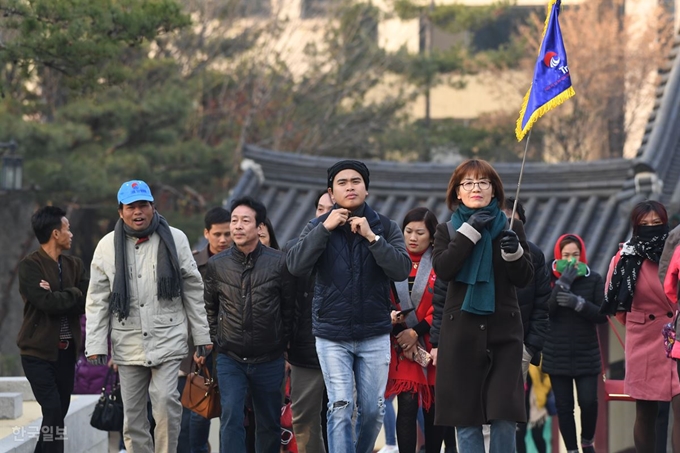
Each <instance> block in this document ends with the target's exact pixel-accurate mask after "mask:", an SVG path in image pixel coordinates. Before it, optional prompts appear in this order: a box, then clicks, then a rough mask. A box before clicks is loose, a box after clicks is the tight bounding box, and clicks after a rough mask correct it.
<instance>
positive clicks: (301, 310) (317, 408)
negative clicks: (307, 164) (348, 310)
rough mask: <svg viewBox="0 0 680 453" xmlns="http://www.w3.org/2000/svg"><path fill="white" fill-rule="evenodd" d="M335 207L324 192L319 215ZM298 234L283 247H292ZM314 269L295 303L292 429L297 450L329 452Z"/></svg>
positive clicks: (291, 360)
mask: <svg viewBox="0 0 680 453" xmlns="http://www.w3.org/2000/svg"><path fill="white" fill-rule="evenodd" d="M331 209H333V200H331V197H330V195H328V192H323V193H322V194H321V196H320V197H319V199H318V201H317V203H316V217H320V216H322V215H324V214H326V213H327V212H328V211H330V210H331ZM297 242H298V238H294V239H291V240H290V241H288V243H287V244H286V246H285V247H284V251H286V250H290V249H291V248H293V246H295V244H297ZM314 277H315V276H314V273H312V274H310V275H308V276H306V277H300V278H298V279H297V300H296V304H295V331H294V332H293V336H292V338H291V339H290V346H289V347H288V363H289V364H290V400H291V409H292V411H293V432H294V433H295V440H296V441H297V446H298V453H307V452H310V453H326V444H325V443H324V438H325V437H326V435H325V434H326V426H325V419H326V417H325V416H323V415H325V411H326V410H325V405H324V400H328V398H326V397H325V396H326V385H325V384H324V382H323V373H322V372H321V365H319V356H318V355H317V354H316V345H315V342H316V340H315V339H314V334H312V299H313V298H314Z"/></svg>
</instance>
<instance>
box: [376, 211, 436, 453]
mask: <svg viewBox="0 0 680 453" xmlns="http://www.w3.org/2000/svg"><path fill="white" fill-rule="evenodd" d="M436 228H437V217H436V216H435V215H434V214H433V213H432V211H430V210H429V209H427V208H415V209H412V210H411V211H409V212H408V213H407V214H406V216H405V217H404V221H403V223H402V230H403V232H404V240H405V242H406V248H407V250H408V254H409V256H410V257H411V261H412V262H413V267H412V269H411V273H410V275H409V277H408V279H407V280H404V281H402V282H395V284H394V288H393V291H395V292H396V294H393V296H394V300H395V302H396V303H397V305H398V310H399V311H393V312H392V323H393V324H394V329H393V336H392V360H391V361H390V371H389V374H388V378H387V388H386V390H385V396H386V397H387V398H389V397H391V396H393V395H397V404H398V412H397V443H398V444H399V451H400V452H401V453H405V452H407V453H413V452H414V451H415V450H416V441H417V426H416V417H417V414H418V408H419V407H420V406H421V405H422V408H423V414H424V416H425V451H426V452H427V453H435V452H436V453H438V452H439V451H440V449H441V445H442V436H443V430H442V428H441V427H439V426H434V401H433V398H434V380H435V370H434V366H433V365H432V362H430V363H429V365H427V367H423V366H421V365H419V364H418V363H417V362H415V361H414V357H413V354H414V353H415V352H416V351H417V350H418V346H420V347H421V348H424V349H426V350H427V351H430V350H431V349H432V345H431V344H430V341H429V338H430V333H429V332H430V326H431V324H432V313H433V308H432V296H433V294H434V282H435V280H436V278H437V277H436V275H435V273H434V270H433V269H432V241H433V240H434V232H435V229H436ZM410 309H413V310H412V311H410V312H408V313H405V314H404V315H398V313H399V312H400V311H407V310H410Z"/></svg>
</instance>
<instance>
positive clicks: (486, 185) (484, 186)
mask: <svg viewBox="0 0 680 453" xmlns="http://www.w3.org/2000/svg"><path fill="white" fill-rule="evenodd" d="M458 186H459V187H462V188H463V190H464V191H466V192H472V190H473V189H474V188H475V186H477V187H479V190H489V189H490V188H491V182H490V181H487V180H485V179H483V180H481V181H465V182H464V183H461V184H458Z"/></svg>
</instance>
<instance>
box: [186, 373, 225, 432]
mask: <svg viewBox="0 0 680 453" xmlns="http://www.w3.org/2000/svg"><path fill="white" fill-rule="evenodd" d="M213 363H214V362H213ZM195 367H196V369H195V371H194V372H192V373H190V374H189V375H188V376H187V382H186V384H184V390H183V391H182V406H184V407H186V408H187V409H189V410H190V411H193V412H196V413H197V414H198V415H201V416H203V417H204V418H207V419H211V418H215V417H219V416H220V414H221V412H222V405H221V404H220V389H219V388H218V387H217V380H216V379H215V378H213V377H212V376H211V375H210V372H209V371H208V367H206V366H205V365H203V366H202V367H201V368H199V367H198V365H195ZM214 375H215V369H214V367H213V376H214Z"/></svg>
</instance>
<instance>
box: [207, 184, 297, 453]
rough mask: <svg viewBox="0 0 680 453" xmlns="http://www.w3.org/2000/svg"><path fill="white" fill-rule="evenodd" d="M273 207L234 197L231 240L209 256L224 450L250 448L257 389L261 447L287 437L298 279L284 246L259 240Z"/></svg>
mask: <svg viewBox="0 0 680 453" xmlns="http://www.w3.org/2000/svg"><path fill="white" fill-rule="evenodd" d="M266 218H267V211H266V209H265V207H264V205H263V204H262V203H260V202H258V201H255V200H253V199H252V198H248V197H246V198H241V199H238V200H235V201H234V202H233V203H232V205H231V236H232V238H233V241H234V243H233V246H232V247H231V248H230V249H228V250H225V251H224V252H221V253H218V254H217V255H215V256H213V257H212V258H210V260H209V261H208V268H207V270H206V274H205V307H206V312H207V314H208V324H209V326H210V337H211V339H212V340H213V343H215V344H216V345H217V349H218V356H217V378H218V381H219V386H220V389H221V392H220V398H221V403H222V415H221V418H220V434H221V438H220V451H221V452H223V453H225V452H227V451H246V445H245V429H244V427H243V405H244V403H245V396H246V390H248V389H250V391H251V394H252V397H253V410H254V412H255V421H256V426H257V428H256V439H257V440H256V445H257V447H256V448H257V451H261V452H272V451H275V452H278V451H279V449H280V444H281V401H282V394H281V388H282V384H283V378H284V359H283V352H284V349H285V347H286V344H287V343H288V340H289V339H290V334H291V329H292V317H293V310H294V305H295V281H294V279H293V277H292V276H291V275H290V273H289V272H288V270H287V268H286V256H285V254H284V253H283V252H280V251H278V250H274V249H271V248H269V247H266V246H264V245H262V244H261V243H260V240H259V237H258V226H260V225H262V224H264V221H265V219H266Z"/></svg>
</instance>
